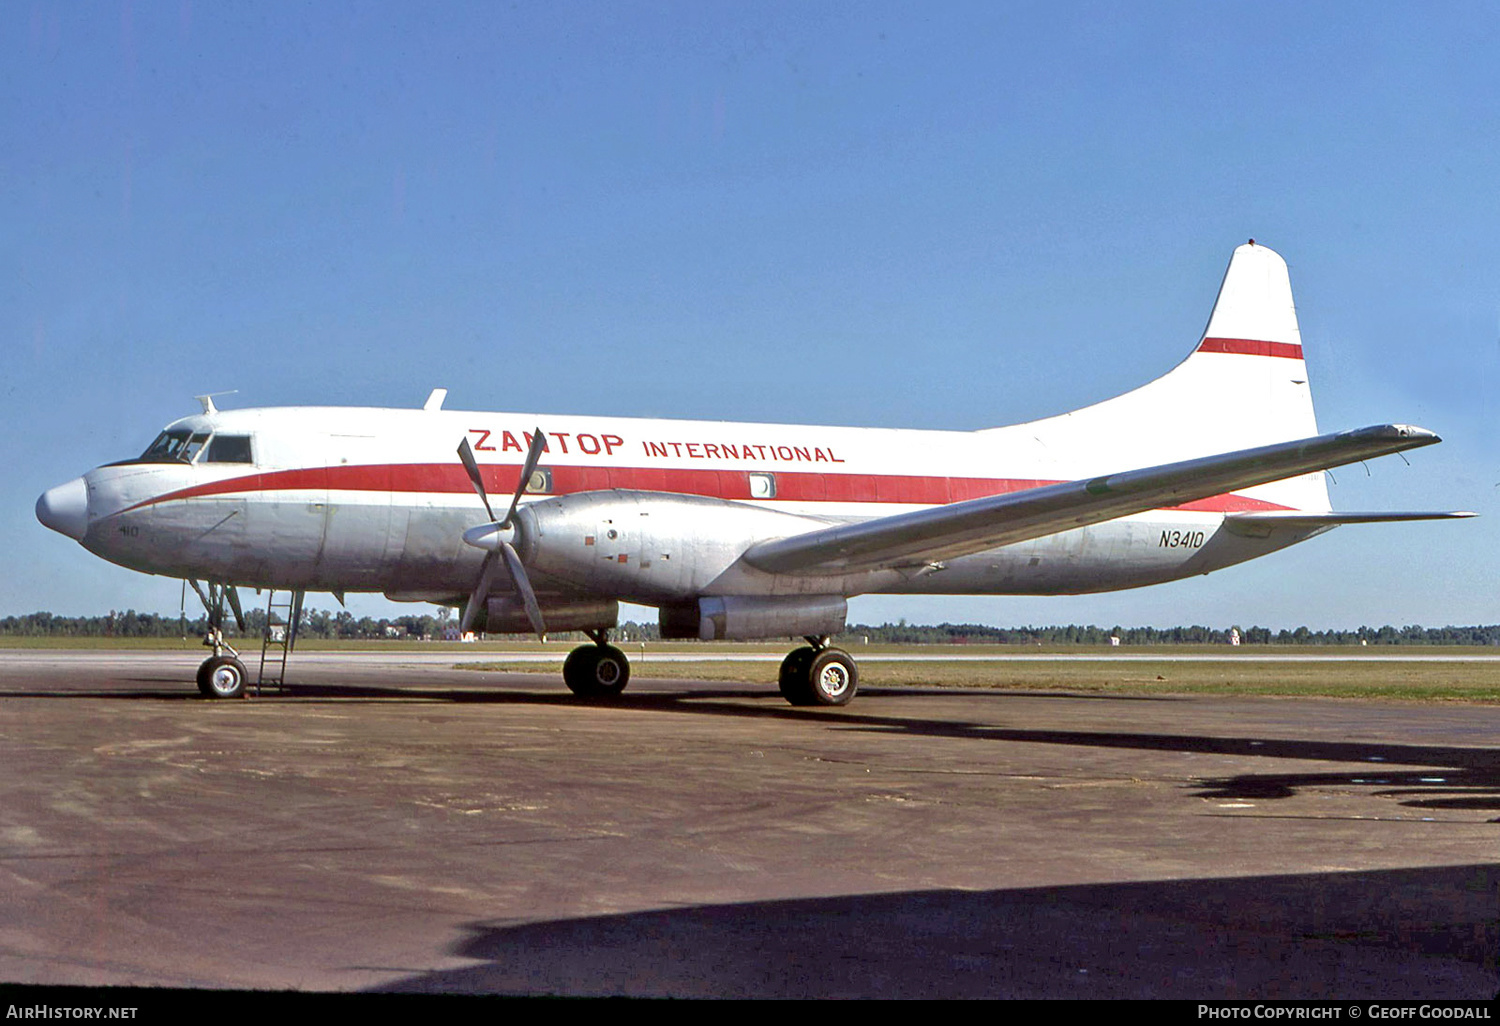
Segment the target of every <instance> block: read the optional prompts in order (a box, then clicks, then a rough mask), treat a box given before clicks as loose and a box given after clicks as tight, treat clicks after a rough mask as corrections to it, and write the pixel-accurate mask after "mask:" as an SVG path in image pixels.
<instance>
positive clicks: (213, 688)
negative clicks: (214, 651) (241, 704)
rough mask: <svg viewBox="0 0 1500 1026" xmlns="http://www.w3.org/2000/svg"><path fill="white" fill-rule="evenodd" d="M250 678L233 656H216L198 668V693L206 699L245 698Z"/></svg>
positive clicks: (241, 664) (242, 665) (242, 664)
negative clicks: (246, 684) (246, 683)
mask: <svg viewBox="0 0 1500 1026" xmlns="http://www.w3.org/2000/svg"><path fill="white" fill-rule="evenodd" d="M249 676H250V675H249V673H248V672H246V670H245V664H244V663H242V662H240V661H239V660H238V659H236V658H234V657H233V656H214V657H213V658H212V659H205V660H204V661H203V665H202V666H200V667H198V691H199V693H200V694H202V695H203V697H204V698H244V697H245V682H246V680H248V679H249Z"/></svg>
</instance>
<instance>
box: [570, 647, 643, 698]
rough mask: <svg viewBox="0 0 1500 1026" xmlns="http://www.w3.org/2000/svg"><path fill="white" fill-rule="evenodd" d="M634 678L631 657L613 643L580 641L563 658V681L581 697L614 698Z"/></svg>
mask: <svg viewBox="0 0 1500 1026" xmlns="http://www.w3.org/2000/svg"><path fill="white" fill-rule="evenodd" d="M629 682H630V660H628V659H626V658H625V653H624V652H621V651H620V650H619V649H618V648H615V647H614V646H613V645H580V646H579V647H578V648H575V649H574V650H573V651H571V652H569V653H568V658H567V659H566V660H565V661H564V662H563V683H565V684H567V685H568V690H569V691H571V692H573V694H575V695H578V696H579V697H580V698H613V697H615V696H616V695H618V694H619V693H620V692H621V691H624V690H625V685H626V684H627V683H629Z"/></svg>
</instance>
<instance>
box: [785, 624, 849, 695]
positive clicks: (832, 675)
mask: <svg viewBox="0 0 1500 1026" xmlns="http://www.w3.org/2000/svg"><path fill="white" fill-rule="evenodd" d="M807 641H808V643H807V644H806V645H804V646H802V647H801V648H794V649H792V651H791V652H790V653H789V654H788V655H787V657H786V658H785V659H783V660H782V661H781V677H780V684H781V694H782V696H783V697H784V698H786V700H787V701H788V702H791V703H792V704H793V705H848V704H849V700H850V699H852V698H853V697H854V693H855V692H856V691H858V690H859V668H858V667H857V666H855V665H854V657H853V656H851V655H850V654H849V653H848V652H845V651H844V650H843V649H841V648H830V647H829V645H828V638H827V637H821V638H817V637H811V636H809V637H808V639H807Z"/></svg>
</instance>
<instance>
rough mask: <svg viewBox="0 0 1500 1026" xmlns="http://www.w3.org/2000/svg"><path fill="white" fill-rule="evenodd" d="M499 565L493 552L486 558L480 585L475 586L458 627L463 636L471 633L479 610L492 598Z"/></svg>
mask: <svg viewBox="0 0 1500 1026" xmlns="http://www.w3.org/2000/svg"><path fill="white" fill-rule="evenodd" d="M499 564H500V561H499V560H498V559H496V558H495V554H494V553H493V552H491V553H489V554H487V555H486V556H485V557H484V566H483V567H482V568H481V569H480V571H479V583H477V584H475V585H474V593H473V594H472V595H470V596H469V603H468V605H466V606H464V616H463V620H462V621H460V623H459V626H458V629H459V632H460V633H461V634H467V633H469V628H471V627H473V626H474V621H475V620H476V619H478V617H479V610H480V609H482V608H483V607H484V603H485V601H486V600H487V599H488V598H489V597H490V588H492V587H493V586H494V584H495V570H496V569H497V568H498V567H499Z"/></svg>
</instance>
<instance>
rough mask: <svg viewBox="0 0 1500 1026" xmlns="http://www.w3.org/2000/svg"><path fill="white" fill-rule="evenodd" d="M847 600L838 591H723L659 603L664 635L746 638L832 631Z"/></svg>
mask: <svg viewBox="0 0 1500 1026" xmlns="http://www.w3.org/2000/svg"><path fill="white" fill-rule="evenodd" d="M848 616H849V603H848V602H847V601H845V599H844V597H843V596H842V595H723V596H717V595H714V596H709V597H707V598H701V599H699V600H698V601H696V602H691V603H682V604H680V605H669V606H662V607H661V609H660V611H659V613H658V618H657V622H658V623H659V624H660V625H661V636H662V637H663V638H698V639H700V640H702V641H749V640H751V639H753V638H787V637H797V636H803V637H806V636H819V637H821V636H823V635H827V634H837V633H838V632H839V631H841V630H843V629H844V622H845V620H847V619H848Z"/></svg>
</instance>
